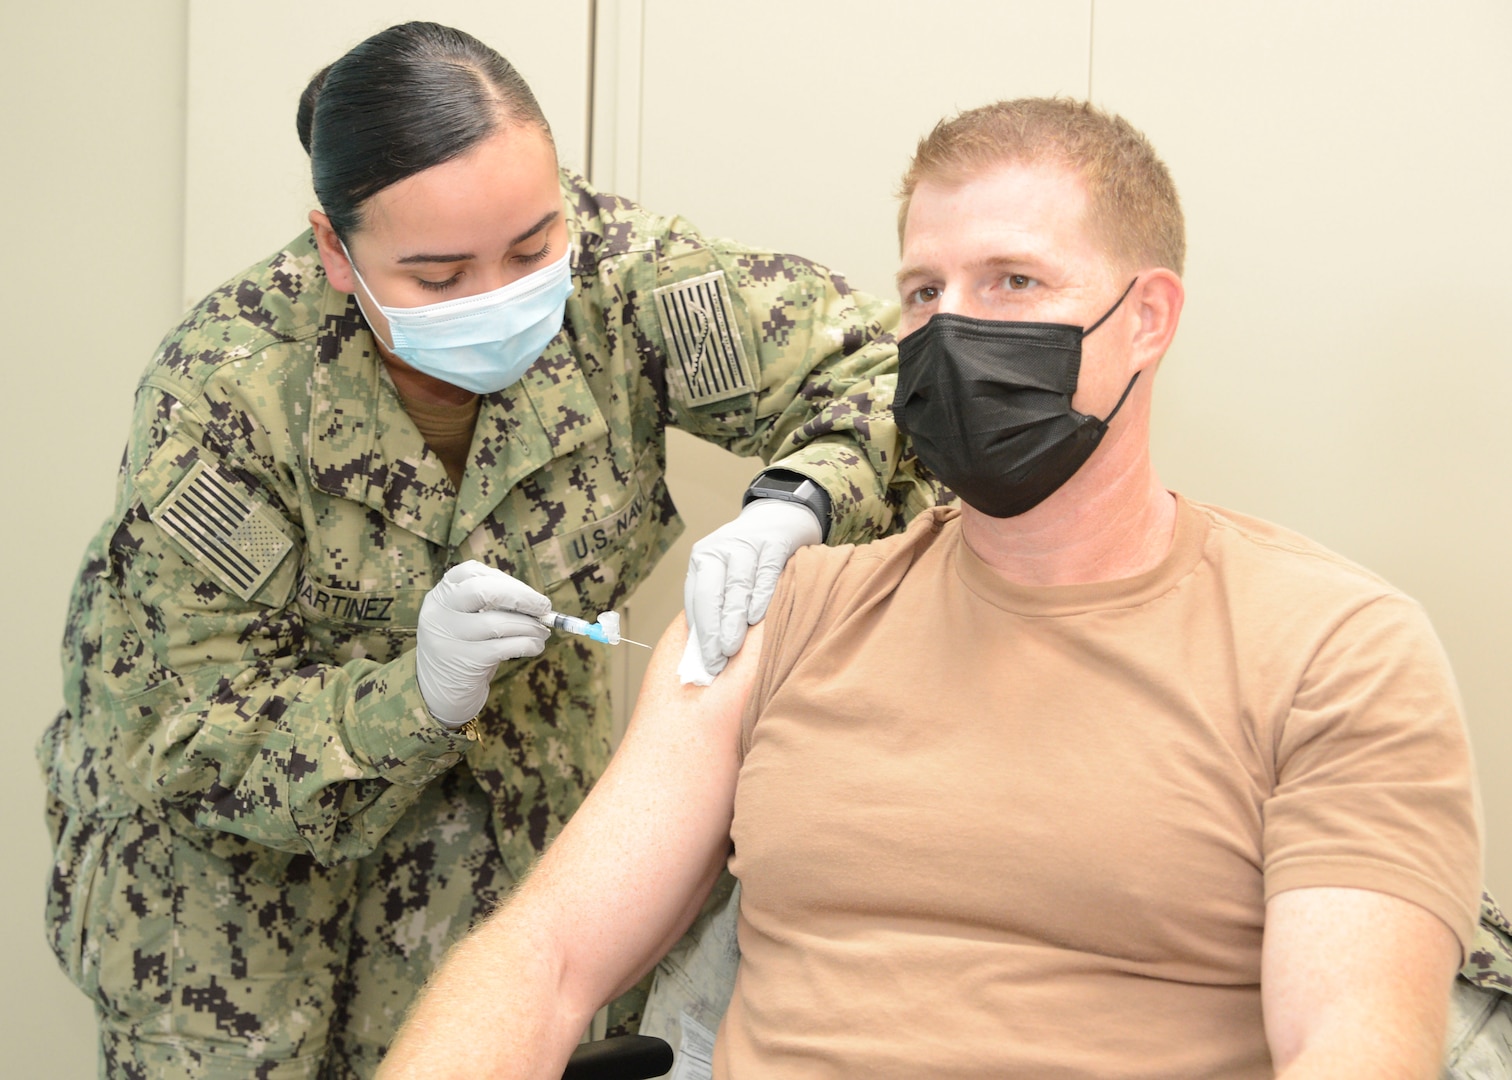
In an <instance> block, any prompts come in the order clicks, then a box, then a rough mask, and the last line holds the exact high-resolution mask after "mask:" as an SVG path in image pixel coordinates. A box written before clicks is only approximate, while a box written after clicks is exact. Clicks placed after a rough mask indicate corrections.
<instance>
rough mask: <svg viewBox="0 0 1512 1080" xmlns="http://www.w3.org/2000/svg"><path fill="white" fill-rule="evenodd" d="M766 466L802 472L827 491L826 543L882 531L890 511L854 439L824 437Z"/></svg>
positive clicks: (857, 540) (860, 541)
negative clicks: (828, 508)
mask: <svg viewBox="0 0 1512 1080" xmlns="http://www.w3.org/2000/svg"><path fill="white" fill-rule="evenodd" d="M767 468H768V469H786V470H789V471H791V472H795V473H798V474H799V475H801V476H806V477H808V478H809V479H810V480H812V481H814V483H816V484H818V485H819V486H820V487H822V488H823V489H824V490H825V492H826V493H827V494H828V495H829V500H830V520H829V533H828V534H827V535H826V536H825V539H824V542H825V543H826V544H830V545H835V544H863V543H866V542H867V541H868V540H875V539H876V538H877V537H879V536H882V535H885V534H886V533H887V531H888V527H889V526H890V525H891V524H892V520H893V511H892V508H891V507H890V506H889V505H888V503H887V500H886V498H884V496H883V492H882V487H881V483H880V481H879V479H878V477H877V473H876V471H875V470H874V469H873V468H872V466H871V463H870V462H868V461H867V459H866V456H865V455H864V454H863V453H861V452H860V451H859V450H858V448H857V446H856V444H855V442H854V440H852V439H849V438H826V439H821V440H819V441H817V442H812V443H807V444H806V445H804V446H802V447H800V448H798V449H797V450H794V451H793V452H792V453H791V454H788V455H786V456H785V457H782V458H778V459H775V460H773V461H772V462H771V463H770V464H769V465H768V466H767Z"/></svg>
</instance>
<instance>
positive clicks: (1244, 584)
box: [1187, 501, 1427, 632]
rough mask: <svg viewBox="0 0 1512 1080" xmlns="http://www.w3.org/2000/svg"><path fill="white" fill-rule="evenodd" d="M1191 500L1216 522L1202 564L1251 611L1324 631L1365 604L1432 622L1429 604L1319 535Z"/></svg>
mask: <svg viewBox="0 0 1512 1080" xmlns="http://www.w3.org/2000/svg"><path fill="white" fill-rule="evenodd" d="M1187 505H1188V508H1190V511H1191V513H1194V514H1199V516H1202V517H1204V519H1207V522H1208V525H1210V526H1208V537H1207V542H1205V545H1204V557H1202V563H1204V566H1205V567H1207V569H1208V572H1211V573H1213V576H1214V578H1216V579H1217V582H1219V584H1220V587H1222V590H1223V591H1225V594H1226V596H1228V599H1229V602H1231V604H1235V605H1238V607H1241V608H1243V610H1244V611H1246V616H1247V617H1253V619H1263V620H1264V619H1266V617H1272V619H1276V620H1278V622H1279V623H1284V625H1288V626H1297V625H1302V623H1311V625H1314V628H1315V629H1321V631H1323V632H1328V631H1329V628H1338V626H1341V625H1344V623H1346V622H1349V620H1350V619H1352V617H1353V616H1356V614H1358V613H1362V611H1365V610H1371V611H1376V613H1377V614H1379V616H1382V617H1388V619H1393V620H1406V622H1411V623H1426V620H1427V616H1426V613H1423V608H1421V605H1420V604H1418V602H1417V601H1414V599H1412V597H1411V596H1408V594H1406V593H1405V591H1402V590H1400V588H1397V587H1396V585H1393V584H1391V582H1390V581H1387V579H1385V578H1382V576H1380V575H1379V573H1376V572H1374V570H1370V569H1367V567H1364V566H1361V564H1359V563H1356V561H1353V560H1350V558H1347V557H1344V555H1341V554H1338V552H1337V551H1334V549H1331V548H1328V546H1325V545H1321V543H1318V542H1317V540H1311V538H1309V537H1306V535H1303V534H1300V532H1297V531H1294V529H1290V528H1285V526H1282V525H1276V523H1275V522H1269V520H1264V519H1261V517H1253V516H1250V514H1243V513H1238V511H1234V510H1228V508H1225V507H1216V505H1211V504H1202V502H1191V501H1187ZM1267 613H1269V616H1267ZM1388 613H1390V614H1388Z"/></svg>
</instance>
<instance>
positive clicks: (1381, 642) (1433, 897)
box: [1264, 595, 1481, 953]
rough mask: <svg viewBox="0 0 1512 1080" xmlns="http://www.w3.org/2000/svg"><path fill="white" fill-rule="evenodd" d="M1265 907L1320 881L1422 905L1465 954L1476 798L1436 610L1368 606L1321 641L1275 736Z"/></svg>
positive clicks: (1393, 602) (1474, 866)
mask: <svg viewBox="0 0 1512 1080" xmlns="http://www.w3.org/2000/svg"><path fill="white" fill-rule="evenodd" d="M1275 761H1276V784H1275V788H1274V791H1273V792H1272V794H1271V797H1270V798H1269V799H1268V800H1267V801H1266V803H1265V826H1264V851H1265V895H1266V899H1267V900H1269V899H1270V897H1272V896H1274V895H1276V894H1277V893H1280V892H1284V891H1286V890H1289V889H1300V888H1312V887H1319V886H1334V887H1350V888H1360V889H1371V890H1374V891H1377V892H1382V893H1386V894H1388V895H1391V896H1396V897H1399V898H1401V899H1403V900H1408V901H1410V902H1412V903H1415V904H1418V905H1419V906H1421V907H1423V908H1426V909H1427V910H1428V911H1431V912H1432V913H1433V914H1434V915H1437V916H1438V917H1439V918H1440V919H1442V920H1443V921H1444V923H1445V924H1447V925H1448V926H1449V927H1450V929H1452V930H1453V931H1454V933H1455V936H1456V937H1458V938H1459V941H1460V946H1461V948H1462V949H1464V950H1465V951H1466V952H1467V953H1468V951H1469V949H1470V942H1471V937H1472V935H1473V933H1474V929H1475V922H1476V913H1477V910H1478V900H1479V896H1480V882H1481V827H1480V806H1479V798H1478V795H1477V792H1476V787H1475V772H1474V767H1473V763H1472V760H1471V755H1470V746H1469V739H1468V737H1467V735H1466V731H1465V725H1464V720H1463V717H1462V710H1461V707H1460V702H1459V694H1458V692H1457V690H1456V688H1455V684H1454V678H1453V675H1452V674H1451V673H1450V670H1449V663H1448V659H1447V657H1446V656H1445V655H1444V651H1443V648H1442V646H1441V645H1440V644H1439V641H1438V638H1437V636H1436V635H1435V634H1434V632H1433V629H1432V627H1431V626H1430V625H1429V623H1428V619H1427V617H1426V615H1425V614H1424V613H1423V611H1422V609H1421V608H1419V607H1418V606H1417V605H1416V604H1415V603H1413V602H1412V601H1410V600H1408V599H1407V598H1406V597H1403V596H1400V595H1387V596H1383V597H1380V598H1378V599H1375V600H1373V601H1371V602H1370V603H1367V604H1365V605H1364V606H1362V607H1361V608H1360V609H1359V610H1357V611H1355V612H1354V613H1353V614H1351V615H1350V616H1349V617H1348V618H1346V619H1344V620H1343V621H1342V622H1341V623H1340V625H1339V626H1338V628H1337V629H1335V630H1334V632H1333V633H1332V634H1330V635H1329V636H1328V638H1327V639H1326V640H1325V641H1324V642H1323V644H1322V646H1321V647H1320V648H1319V649H1318V651H1317V655H1316V656H1314V657H1313V659H1312V662H1311V663H1310V664H1309V665H1308V667H1307V669H1306V672H1305V674H1304V676H1303V678H1302V681H1301V684H1300V685H1299V687H1298V689H1297V693H1296V695H1295V697H1294V699H1293V701H1292V706H1291V709H1290V712H1289V714H1288V715H1287V717H1286V719H1285V721H1284V723H1283V726H1282V728H1281V729H1280V731H1279V732H1278V733H1277V736H1276V756H1275Z"/></svg>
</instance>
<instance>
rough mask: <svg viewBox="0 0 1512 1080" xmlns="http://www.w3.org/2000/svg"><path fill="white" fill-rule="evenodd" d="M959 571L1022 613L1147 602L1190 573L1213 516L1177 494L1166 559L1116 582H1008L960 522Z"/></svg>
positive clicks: (977, 589)
mask: <svg viewBox="0 0 1512 1080" xmlns="http://www.w3.org/2000/svg"><path fill="white" fill-rule="evenodd" d="M955 525H956V536H955V545H956V551H955V560H956V572H957V573H958V574H960V577H961V580H962V581H963V582H964V583H965V584H966V587H967V588H968V589H970V590H971V591H972V592H974V593H976V594H977V595H978V596H980V597H981V598H982V599H983V600H986V601H987V602H988V603H989V604H992V605H994V606H995V607H1000V608H1002V609H1003V610H1004V611H1012V612H1015V613H1017V614H1019V615H1041V616H1055V615H1076V614H1079V613H1081V612H1086V611H1096V610H1099V609H1103V610H1108V609H1113V608H1126V607H1134V606H1136V605H1138V604H1143V603H1147V602H1149V601H1150V600H1153V599H1155V598H1156V597H1158V596H1162V595H1164V594H1165V593H1166V592H1168V591H1169V590H1170V589H1172V588H1174V587H1175V585H1176V584H1177V583H1178V582H1179V581H1181V579H1182V578H1184V577H1186V575H1187V574H1189V573H1191V572H1192V570H1193V568H1194V567H1196V565H1197V563H1198V560H1200V559H1201V558H1202V549H1203V546H1204V545H1205V544H1206V543H1207V535H1208V525H1209V519H1208V517H1207V515H1206V514H1204V513H1202V512H1201V511H1199V510H1197V509H1196V508H1195V507H1193V506H1192V504H1191V503H1189V502H1187V501H1186V500H1185V499H1184V498H1182V497H1181V496H1180V495H1177V496H1176V532H1175V535H1174V536H1172V538H1171V548H1170V550H1169V551H1167V552H1166V555H1165V558H1163V559H1161V560H1160V562H1159V563H1158V564H1157V565H1155V566H1154V567H1152V568H1151V569H1149V570H1146V571H1145V572H1144V573H1142V574H1136V575H1135V576H1134V577H1129V578H1119V579H1118V580H1116V581H1096V582H1092V583H1090V584H1086V585H1018V584H1015V583H1014V582H1011V581H1007V580H1005V579H1004V578H1003V576H1002V575H1001V574H999V573H998V572H997V571H996V570H994V569H993V568H992V567H990V566H988V565H987V564H986V563H984V562H983V561H982V560H981V559H979V558H978V557H977V555H976V553H975V552H973V551H972V550H971V548H970V546H968V545H967V543H966V541H965V540H964V539H963V538H962V536H961V531H960V525H959V519H957V520H956V522H955Z"/></svg>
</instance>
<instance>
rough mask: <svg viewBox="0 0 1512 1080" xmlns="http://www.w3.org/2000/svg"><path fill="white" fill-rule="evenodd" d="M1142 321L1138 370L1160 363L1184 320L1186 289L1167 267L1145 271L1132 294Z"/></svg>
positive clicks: (1137, 340)
mask: <svg viewBox="0 0 1512 1080" xmlns="http://www.w3.org/2000/svg"><path fill="white" fill-rule="evenodd" d="M1129 300H1131V301H1133V303H1134V311H1135V313H1136V315H1137V316H1138V319H1139V322H1138V325H1137V326H1136V327H1135V330H1134V340H1133V343H1132V344H1133V357H1132V359H1133V361H1134V369H1135V370H1136V371H1144V370H1146V369H1147V368H1150V367H1153V366H1154V365H1155V364H1157V363H1159V361H1160V358H1161V357H1162V356H1164V355H1165V352H1166V350H1167V349H1169V348H1170V347H1171V339H1172V338H1173V337H1175V336H1176V324H1177V323H1179V322H1180V321H1181V306H1182V304H1183V303H1185V301H1186V287H1185V286H1184V285H1182V283H1181V278H1179V277H1177V276H1176V274H1175V273H1173V272H1172V271H1170V270H1167V269H1166V268H1165V267H1157V268H1155V269H1153V270H1145V271H1143V272H1142V273H1141V274H1140V275H1139V284H1137V285H1135V286H1134V291H1133V292H1132V293H1130V294H1129Z"/></svg>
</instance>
